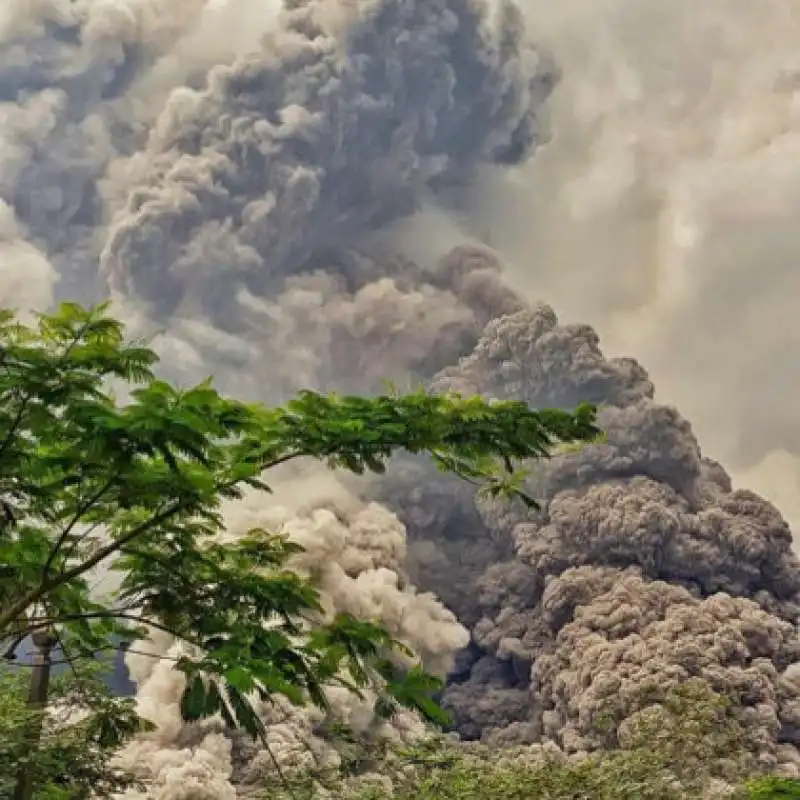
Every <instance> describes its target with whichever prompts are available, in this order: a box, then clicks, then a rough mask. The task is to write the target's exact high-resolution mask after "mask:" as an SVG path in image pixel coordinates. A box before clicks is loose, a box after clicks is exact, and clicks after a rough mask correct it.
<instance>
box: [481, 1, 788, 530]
mask: <svg viewBox="0 0 800 800" xmlns="http://www.w3.org/2000/svg"><path fill="white" fill-rule="evenodd" d="M522 5H523V7H524V8H525V10H526V11H527V12H528V16H529V19H530V22H531V25H532V27H533V29H534V31H535V32H536V35H537V38H538V39H539V40H540V41H546V42H548V43H549V44H550V46H551V47H552V49H553V51H554V53H555V55H556V57H557V60H558V62H559V63H560V64H561V66H562V68H563V72H564V75H563V81H562V84H561V86H560V88H559V89H558V90H557V93H556V96H555V97H554V100H553V103H552V108H553V112H552V129H553V133H554V138H553V141H552V142H551V144H550V145H549V146H548V147H547V148H546V149H545V150H543V151H540V153H539V154H538V156H537V157H536V158H534V159H533V161H532V162H531V163H530V164H529V165H528V166H527V167H525V168H523V169H521V170H518V171H517V173H516V174H515V176H514V178H513V179H500V178H498V177H497V176H496V175H494V176H490V177H489V178H488V182H489V183H490V184H491V185H492V191H491V192H490V194H489V198H490V202H489V203H488V204H486V205H485V208H488V209H490V210H489V211H486V212H485V213H487V214H490V215H491V217H492V222H491V229H492V233H493V242H494V243H495V244H496V245H498V246H500V247H501V248H502V249H503V250H505V251H506V252H507V253H508V255H509V256H510V257H511V260H512V261H513V263H514V264H515V265H516V266H515V273H514V274H515V280H516V283H517V285H519V286H521V287H522V288H523V289H524V290H525V292H526V293H527V294H528V295H529V296H531V297H536V298H541V299H544V300H546V301H547V302H550V303H552V304H553V305H554V306H555V308H556V309H557V310H558V312H559V314H560V315H561V316H562V318H565V319H570V320H581V321H585V322H590V323H592V324H593V325H595V326H596V327H597V329H598V331H599V333H600V335H601V338H602V341H603V343H604V346H605V349H606V350H607V351H608V352H611V353H613V354H625V355H633V356H636V357H637V358H640V359H641V360H642V362H643V363H644V365H645V366H646V367H647V368H648V369H649V370H650V371H651V373H652V376H653V379H654V381H655V384H656V387H657V391H658V397H660V398H661V399H662V400H666V401H669V402H675V403H676V404H677V405H678V406H679V407H680V409H681V411H682V412H683V414H684V415H685V416H686V417H688V419H689V420H691V421H692V423H693V424H694V426H695V429H696V431H697V433H698V435H699V437H700V440H701V443H702V444H703V446H704V450H705V452H706V454H707V455H709V456H711V457H714V458H718V459H720V460H722V461H723V462H724V463H725V465H726V467H727V468H728V469H729V470H731V471H732V473H733V474H734V476H735V478H736V479H737V483H739V484H740V485H745V486H748V487H750V488H754V489H757V490H759V491H761V492H763V493H765V494H766V495H767V496H769V497H770V498H771V499H773V500H774V501H775V502H777V503H778V505H779V506H780V507H781V509H782V510H783V511H784V512H785V513H786V515H787V516H788V517H790V519H791V520H792V521H793V522H794V524H795V526H798V525H800V467H799V466H798V463H799V462H798V454H800V412H798V410H797V393H798V388H800V358H798V354H799V353H800V314H798V313H797V311H796V309H797V304H798V299H797V298H799V297H800V226H798V225H797V214H798V210H800V56H799V55H798V53H800V50H799V49H798V43H800V15H798V5H797V3H796V2H794V0H763V1H762V2H759V3H752V2H745V1H744V0H710V1H709V2H706V3H702V4H699V3H695V2H688V0H677V2H672V3H663V2H659V0H600V1H599V2H598V0H564V2H560V3H550V2H547V0H523V1H522Z"/></svg>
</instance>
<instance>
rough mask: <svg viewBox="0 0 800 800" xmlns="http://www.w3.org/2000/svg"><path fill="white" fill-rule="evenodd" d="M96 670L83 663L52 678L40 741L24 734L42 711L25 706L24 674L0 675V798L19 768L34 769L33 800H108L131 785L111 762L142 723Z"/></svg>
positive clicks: (20, 670)
mask: <svg viewBox="0 0 800 800" xmlns="http://www.w3.org/2000/svg"><path fill="white" fill-rule="evenodd" d="M98 670H99V667H97V666H95V665H92V666H89V665H82V667H81V669H80V671H79V672H78V673H73V672H70V673H68V674H66V675H64V676H60V677H57V678H55V679H53V681H52V683H51V705H50V709H49V711H48V714H47V716H46V718H45V724H44V726H43V729H42V733H41V736H40V738H39V741H38V743H32V742H30V741H28V739H27V736H26V734H27V732H28V731H29V730H30V729H31V727H32V725H33V724H34V723H35V722H36V716H37V715H38V714H40V713H41V712H39V711H34V710H32V709H30V708H29V707H28V705H27V702H26V698H27V680H28V677H29V675H28V670H27V669H25V668H17V669H14V670H10V669H7V668H6V669H4V670H2V671H0V797H11V793H12V788H13V786H14V783H15V781H16V778H17V772H18V770H19V768H20V767H27V768H28V769H30V770H31V771H32V775H33V779H34V784H35V787H36V791H35V794H34V797H35V798H36V800H82V798H89V797H90V796H98V795H99V796H101V797H108V796H110V795H111V793H112V792H114V791H117V790H119V789H122V788H125V787H126V786H129V785H132V783H133V781H132V779H131V778H130V777H129V776H127V775H125V774H124V773H121V772H120V771H118V770H116V769H114V768H113V767H112V766H111V764H110V759H111V757H112V755H113V753H114V751H115V750H116V749H117V748H118V747H119V745H120V744H121V743H122V742H123V741H124V740H125V739H127V738H128V736H130V735H131V734H132V733H134V732H135V731H138V730H140V729H141V727H142V723H141V722H140V721H139V720H138V719H137V717H136V715H135V713H134V709H133V703H132V701H131V700H127V699H121V698H115V697H112V696H111V695H110V693H109V691H108V689H107V688H106V687H105V685H104V684H103V682H102V680H101V679H100V677H101V676H100V675H99V671H98ZM36 727H37V728H38V726H36ZM93 792H97V793H98V795H92V793H93Z"/></svg>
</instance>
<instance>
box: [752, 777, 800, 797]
mask: <svg viewBox="0 0 800 800" xmlns="http://www.w3.org/2000/svg"><path fill="white" fill-rule="evenodd" d="M746 787H747V800H800V781H798V780H792V779H790V778H778V777H776V776H774V775H768V776H765V777H761V778H756V779H755V780H752V781H748V782H747V784H746Z"/></svg>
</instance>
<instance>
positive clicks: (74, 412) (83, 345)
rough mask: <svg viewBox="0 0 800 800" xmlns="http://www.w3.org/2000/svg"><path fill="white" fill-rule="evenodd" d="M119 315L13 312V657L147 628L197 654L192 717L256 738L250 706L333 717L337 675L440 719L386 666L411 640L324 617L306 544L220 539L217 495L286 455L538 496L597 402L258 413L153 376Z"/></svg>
mask: <svg viewBox="0 0 800 800" xmlns="http://www.w3.org/2000/svg"><path fill="white" fill-rule="evenodd" d="M107 310H108V308H107V306H106V305H100V306H97V307H95V308H91V309H88V310H86V309H83V308H80V307H79V306H77V305H74V304H64V305H62V306H61V307H60V308H59V310H58V311H57V312H56V313H54V314H51V315H40V316H39V317H38V319H37V322H36V324H35V325H33V326H30V327H28V326H24V325H21V324H20V323H18V322H16V321H15V319H14V315H13V314H12V313H11V312H2V313H0V639H4V640H6V642H7V643H8V644H9V645H11V647H9V650H10V649H13V645H14V643H15V642H17V641H19V639H20V637H22V636H24V635H27V634H29V633H31V632H32V631H34V630H37V629H41V628H45V627H51V626H53V627H55V628H56V629H57V630H58V632H59V636H60V641H61V645H62V647H63V648H65V649H67V650H68V651H69V653H70V658H72V659H75V658H79V657H90V656H93V655H94V654H96V653H98V652H99V651H103V650H106V649H109V648H111V647H113V646H114V644H113V643H114V642H116V641H119V639H120V638H123V639H128V640H131V639H135V638H137V637H140V636H142V635H143V633H144V628H143V627H142V623H143V622H147V623H148V624H150V625H152V626H155V627H158V628H161V629H163V630H165V631H167V632H169V633H171V634H173V635H174V636H176V637H177V638H178V639H180V640H182V641H183V642H185V643H186V644H187V645H189V646H190V647H189V649H190V652H191V656H188V655H187V656H186V657H185V658H183V659H182V660H181V661H180V662H179V663H178V664H177V666H178V668H179V669H181V670H182V671H183V672H184V673H185V674H186V676H187V689H186V693H185V696H184V698H183V705H182V707H183V712H184V714H185V715H186V717H187V718H189V719H194V718H197V717H201V716H205V715H208V714H213V713H220V714H222V715H223V717H224V718H225V719H226V720H227V721H228V722H229V723H230V724H231V725H234V724H235V725H238V726H243V727H244V728H245V729H246V730H247V731H248V732H249V733H250V734H251V735H253V736H259V735H263V730H262V729H261V723H260V721H259V719H258V717H257V715H256V714H255V713H254V712H253V710H252V707H251V706H250V704H249V700H248V697H250V696H252V695H253V694H256V695H259V696H261V697H262V698H265V699H269V698H271V697H273V696H274V695H276V694H281V695H285V696H286V697H288V698H289V699H290V700H291V701H292V702H295V703H304V702H307V701H309V700H310V701H311V702H313V703H315V704H316V705H318V706H321V707H323V708H324V707H325V706H326V699H325V687H326V686H327V685H329V684H333V683H338V684H343V685H345V686H347V687H349V688H350V689H351V690H352V691H354V692H361V691H362V690H363V689H365V688H366V687H367V686H373V687H381V686H383V687H384V689H385V691H384V692H383V694H382V697H381V699H380V701H379V704H378V707H377V708H376V711H377V712H379V713H381V714H388V713H391V711H392V709H393V708H395V707H397V705H403V706H410V707H413V708H417V709H419V710H420V711H421V712H422V713H423V714H424V715H425V716H426V717H428V718H429V719H431V720H433V721H437V722H441V721H442V715H441V712H440V711H439V710H438V709H437V708H436V706H435V705H434V704H433V703H431V702H430V695H431V692H432V691H433V690H435V689H436V686H437V684H436V683H435V682H434V681H433V680H432V679H430V678H428V677H427V676H424V675H423V674H422V673H421V672H420V671H419V670H413V669H412V670H411V671H409V672H406V673H405V674H403V673H402V672H400V671H399V670H397V669H395V668H393V667H392V666H391V665H392V664H394V663H395V662H396V658H395V656H397V655H398V653H399V651H402V650H403V648H402V646H401V645H400V643H399V642H396V641H393V640H392V638H391V637H390V636H388V634H387V633H386V632H385V631H383V630H382V629H381V628H380V627H378V626H377V625H375V624H373V623H371V622H369V621H356V620H354V619H352V618H350V617H347V616H340V617H338V618H337V619H335V620H334V621H333V622H332V623H331V624H329V625H325V626H322V625H321V624H320V623H319V612H320V611H321V609H320V600H319V596H318V594H317V592H316V591H315V589H314V587H313V586H312V584H310V583H309V582H308V581H306V580H304V579H302V578H300V577H298V576H297V575H295V574H293V573H292V572H291V571H289V570H287V569H286V566H285V565H286V561H287V559H288V558H289V557H290V556H291V555H292V554H293V553H294V552H296V551H297V547H296V545H293V544H291V543H290V542H289V541H287V540H286V539H285V538H283V537H281V536H278V535H274V534H273V533H270V532H267V531H261V530H254V531H252V532H251V533H250V534H249V536H247V537H246V538H245V539H244V540H242V541H238V542H235V543H226V544H222V543H221V540H220V538H219V536H218V534H220V532H221V531H222V527H223V526H222V517H221V504H222V502H224V501H227V500H235V499H237V498H240V497H241V496H242V493H243V491H245V490H247V489H248V488H250V489H256V490H259V491H269V486H268V485H267V484H266V483H264V480H263V475H264V472H265V471H267V470H269V469H270V468H271V467H275V466H277V465H279V464H283V463H285V462H288V461H292V460H296V459H300V458H310V459H314V460H317V461H321V462H323V463H325V464H327V465H328V466H329V467H331V468H342V469H345V470H348V471H350V472H354V473H363V472H367V471H369V472H378V473H379V472H382V471H383V470H384V468H385V464H386V462H387V460H388V459H389V458H390V457H391V456H392V455H393V454H394V453H396V452H398V451H399V450H405V451H407V452H411V453H418V454H427V455H428V456H429V457H430V458H432V459H433V460H434V462H435V463H436V464H437V465H438V466H439V468H440V469H442V470H445V471H448V472H453V473H455V474H457V475H459V476H461V477H462V478H464V479H466V480H469V481H472V482H474V483H475V484H476V485H478V486H479V487H480V491H482V492H486V493H489V494H491V495H506V496H511V497H517V498H520V499H521V500H523V501H524V502H527V503H529V504H533V503H534V500H533V499H532V498H530V497H527V495H526V494H525V493H524V491H523V489H522V483H523V480H524V477H525V473H524V470H523V466H524V462H525V461H526V460H527V459H532V458H542V457H546V456H547V455H548V454H549V452H550V450H551V448H552V447H553V446H555V445H557V444H558V443H567V444H568V443H574V442H583V441H592V440H594V439H595V438H596V437H597V435H598V433H599V431H598V429H597V428H596V426H595V412H594V409H593V408H592V407H590V406H580V407H579V408H577V409H576V410H575V411H574V412H565V411H556V410H544V411H534V410H531V409H529V408H528V407H527V406H525V405H524V404H522V403H518V402H511V401H506V402H499V403H489V402H486V401H484V400H482V399H481V398H478V397H473V398H462V397H457V396H437V395H430V394H426V393H425V392H423V391H419V392H416V393H413V394H409V395H405V396H397V395H395V394H386V395H384V396H380V397H373V398H362V397H348V396H338V395H321V394H317V393H314V392H310V391H306V392H302V393H300V394H299V395H298V396H297V397H296V398H294V399H293V400H292V401H291V402H289V403H287V404H286V405H285V406H283V407H278V408H265V407H263V406H261V405H257V404H247V403H242V402H239V401H236V400H233V399H230V398H226V397H224V396H222V395H220V394H219V393H218V392H217V391H216V390H215V389H214V388H213V387H212V385H211V382H210V380H208V381H205V382H203V383H201V384H199V385H197V386H194V387H191V388H188V389H180V388H177V387H174V386H171V385H170V384H168V383H166V382H164V381H162V380H159V379H157V378H156V377H155V376H154V373H153V369H154V368H155V366H156V363H157V358H156V355H155V354H154V353H153V352H152V351H151V350H149V349H148V348H147V347H146V346H145V344H144V343H143V342H135V341H134V342H132V341H128V340H126V338H125V334H124V329H123V326H122V325H121V324H120V323H119V322H118V321H116V320H114V319H113V318H112V317H110V316H108V315H107V313H106V312H107ZM109 382H116V383H117V384H121V390H122V391H124V392H125V395H126V398H127V402H125V403H120V402H118V401H117V399H116V398H115V396H114V395H113V394H112V392H111V391H110V390H109V388H108V387H109ZM98 567H102V568H104V569H114V570H117V571H119V573H120V574H121V575H122V580H121V588H120V590H119V591H118V592H117V593H116V595H115V596H114V597H113V598H112V599H110V600H108V601H106V602H102V601H100V600H98V599H97V597H95V596H93V595H92V593H91V592H90V577H91V576H92V575H94V574H95V571H96V568H98Z"/></svg>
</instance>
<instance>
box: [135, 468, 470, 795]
mask: <svg viewBox="0 0 800 800" xmlns="http://www.w3.org/2000/svg"><path fill="white" fill-rule="evenodd" d="M275 488H276V491H275V495H274V497H273V502H271V503H270V504H269V505H265V504H264V500H263V498H262V497H260V496H256V495H252V496H250V497H248V498H246V499H245V500H244V501H243V502H241V503H237V504H235V505H230V506H229V507H228V508H227V509H226V511H225V519H226V523H227V526H226V534H225V536H224V537H223V538H224V539H227V540H230V539H236V538H237V537H238V536H241V535H244V534H245V533H247V532H248V531H250V530H252V529H253V528H262V529H265V530H270V531H274V532H276V533H283V534H286V535H288V536H289V537H290V539H291V540H292V541H294V542H296V543H297V544H300V545H301V546H302V547H303V548H304V552H302V553H300V554H299V555H297V556H294V557H293V558H292V560H291V561H290V562H289V566H290V567H291V568H292V569H294V570H295V571H297V572H298V573H300V574H303V575H306V576H309V577H311V576H314V577H315V578H316V582H317V586H318V587H319V590H320V594H321V600H322V604H323V606H324V608H325V611H326V613H327V614H329V615H330V616H331V618H332V617H333V615H335V614H337V613H340V612H347V613H350V614H353V615H354V616H357V617H359V618H361V619H368V620H374V621H377V622H379V623H380V624H381V625H383V626H384V627H385V628H386V630H387V631H388V632H389V633H390V634H391V635H392V636H393V637H395V638H396V639H398V640H400V641H402V642H403V643H404V644H405V645H407V646H408V647H409V648H410V649H411V650H413V651H414V652H415V653H416V654H417V655H418V656H419V658H420V659H421V663H422V664H423V665H424V667H425V668H426V669H427V670H428V671H430V672H432V673H434V674H438V675H440V676H442V677H444V676H445V675H446V674H447V673H448V672H449V670H450V668H451V666H452V661H453V656H454V654H455V652H456V651H457V650H459V649H460V648H463V647H465V646H466V645H467V643H468V642H469V633H468V631H467V630H466V629H465V628H464V627H463V626H462V625H460V624H459V622H458V620H457V619H456V618H455V616H454V615H453V613H452V612H450V611H448V610H447V609H446V608H445V607H444V606H443V605H442V604H441V603H440V602H439V601H438V600H437V599H436V598H435V597H434V596H433V595H431V594H429V593H426V592H419V591H417V590H416V589H415V588H414V587H413V586H412V585H410V583H409V581H408V577H407V576H406V574H405V572H404V569H403V564H404V563H405V560H406V535H405V529H404V527H403V525H402V524H401V523H400V522H399V520H398V519H397V517H396V516H395V515H394V514H392V513H391V512H390V511H387V510H386V509H385V508H384V507H382V506H380V505H378V504H376V503H372V502H365V501H362V500H360V499H358V498H357V497H356V496H355V495H353V494H352V493H350V492H349V491H348V490H347V489H346V488H345V487H344V486H343V485H342V484H341V483H340V482H339V481H338V480H336V479H335V478H334V477H333V476H332V475H330V474H328V473H325V472H320V471H319V470H314V471H312V472H311V473H310V474H300V475H298V474H294V475H292V476H291V478H290V479H284V480H282V481H280V482H279V483H278V484H277V486H276V487H275ZM180 650H181V645H180V644H179V643H176V642H174V641H173V640H171V638H170V637H169V636H166V635H164V634H161V633H158V632H156V633H154V634H153V636H152V638H151V639H150V641H149V642H148V643H147V644H146V645H145V647H144V648H142V647H141V646H137V648H136V652H134V653H133V654H131V655H130V656H129V657H128V664H129V668H130V671H131V677H132V679H133V680H135V681H136V682H137V684H138V687H139V690H138V693H137V705H138V711H139V713H140V714H141V715H142V716H143V717H145V718H146V719H149V720H150V721H152V722H153V723H155V724H156V726H157V727H156V731H155V733H154V734H152V735H151V736H148V737H143V738H142V739H141V740H138V741H136V742H134V743H133V744H132V745H130V746H128V747H127V748H126V749H125V750H124V751H123V753H122V754H121V755H120V758H119V763H120V764H121V765H122V766H124V767H126V768H128V769H130V770H132V771H134V772H135V773H136V774H138V775H140V776H141V777H142V778H143V779H145V780H147V781H148V783H149V784H150V786H151V788H150V789H149V792H150V793H149V795H147V796H150V797H153V798H154V799H155V800H179V799H180V798H214V800H217V798H226V797H233V796H235V789H234V785H233V783H231V781H232V780H233V779H235V781H236V784H237V785H239V786H242V785H245V786H246V785H252V784H254V783H257V782H258V781H259V780H260V781H262V783H263V781H264V780H265V779H268V778H271V779H272V780H276V779H277V776H276V774H275V766H274V764H273V762H272V758H273V757H274V758H275V760H277V762H278V763H279V764H280V765H281V768H282V769H283V770H290V769H298V768H301V767H303V766H306V767H310V766H318V767H321V766H325V765H328V766H329V765H331V764H335V763H336V762H337V759H338V755H337V752H336V750H335V749H334V748H333V747H332V746H331V745H329V744H327V743H326V742H325V741H324V740H322V739H320V738H319V737H318V736H316V735H315V734H314V729H313V725H314V723H315V722H320V721H322V719H323V715H322V714H321V713H320V712H315V711H309V710H298V709H296V708H292V707H291V706H290V705H289V704H288V703H281V702H277V703H276V705H275V707H272V708H270V707H266V706H265V707H263V708H262V711H263V715H264V719H265V721H266V722H267V723H268V726H269V727H268V731H269V732H268V736H267V739H268V742H269V744H270V750H271V751H272V753H271V754H270V753H269V752H267V751H265V750H264V749H263V748H261V747H260V746H259V747H254V746H253V745H252V744H250V745H249V746H248V745H247V744H246V743H245V742H243V741H239V742H237V743H236V744H235V745H234V744H232V743H231V741H228V740H226V739H225V738H224V736H223V735H222V734H223V728H222V727H221V725H220V724H219V723H218V722H217V723H215V722H206V723H202V724H196V725H192V726H186V725H184V724H183V722H182V720H181V715H180V700H181V695H182V693H183V690H184V688H185V679H184V678H183V675H182V674H180V673H178V672H176V671H175V670H173V669H172V661H173V659H174V658H176V657H177V656H178V655H179V653H180ZM154 656H156V657H154ZM157 656H160V657H161V659H160V660H159V658H157ZM329 697H330V700H331V705H332V707H333V713H334V716H335V718H336V720H337V721H339V722H341V723H343V724H345V725H347V726H348V727H350V728H351V729H352V730H354V731H356V732H358V733H361V734H364V735H369V736H373V737H375V736H379V737H389V738H392V739H403V738H405V737H409V736H413V735H419V734H421V733H422V732H424V727H423V726H422V725H421V723H420V722H419V721H418V720H416V719H415V718H414V716H413V715H412V714H409V713H402V714H400V715H398V716H397V718H396V719H394V720H392V723H391V725H389V724H388V723H382V724H377V723H376V720H375V719H374V716H373V714H372V701H374V698H369V697H368V698H367V699H366V700H359V699H358V698H356V697H355V696H354V695H352V694H351V693H350V692H349V691H348V690H346V689H331V690H330V692H329ZM137 796H138V794H137V792H129V793H128V794H127V795H126V797H128V798H131V799H132V798H135V797H137Z"/></svg>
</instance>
